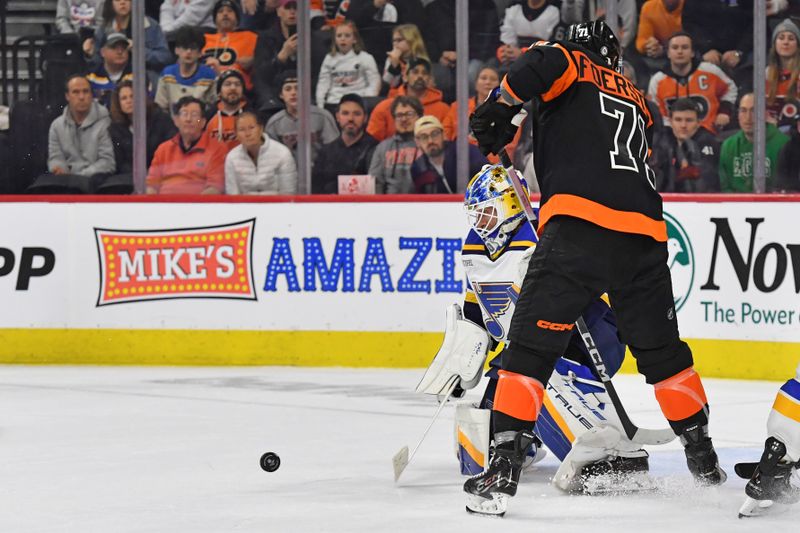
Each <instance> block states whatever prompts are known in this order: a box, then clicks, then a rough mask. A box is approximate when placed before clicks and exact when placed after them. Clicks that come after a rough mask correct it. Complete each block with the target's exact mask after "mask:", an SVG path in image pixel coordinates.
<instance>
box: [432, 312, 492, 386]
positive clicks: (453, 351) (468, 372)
mask: <svg viewBox="0 0 800 533" xmlns="http://www.w3.org/2000/svg"><path fill="white" fill-rule="evenodd" d="M490 345H491V343H490V340H489V335H488V334H487V333H486V330H484V329H483V328H482V327H480V326H478V325H477V324H475V323H473V322H471V321H469V320H465V319H464V318H463V314H462V312H461V307H460V306H459V305H458V304H453V305H451V306H450V307H448V308H447V312H446V327H445V332H444V340H443V341H442V346H441V347H440V348H439V351H438V352H437V353H436V356H435V357H434V358H433V361H431V364H430V365H429V366H428V369H427V370H426V371H425V374H424V375H423V376H422V379H421V380H420V382H419V384H418V385H417V388H416V392H421V393H425V394H437V395H441V394H443V393H444V391H446V390H447V389H448V387H449V386H450V385H451V384H452V383H453V380H455V379H460V380H461V383H460V386H461V388H462V389H464V390H469V389H471V388H473V387H475V386H476V385H477V384H478V382H479V381H480V379H481V372H482V371H483V363H484V362H485V361H486V356H487V354H488V353H489V348H490Z"/></svg>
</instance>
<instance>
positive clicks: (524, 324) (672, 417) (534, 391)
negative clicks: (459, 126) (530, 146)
mask: <svg viewBox="0 0 800 533" xmlns="http://www.w3.org/2000/svg"><path fill="white" fill-rule="evenodd" d="M619 60H620V49H619V43H618V41H617V39H616V37H615V36H614V33H613V32H612V31H611V30H610V29H609V28H608V26H606V24H605V23H604V22H601V21H595V22H588V23H581V24H575V25H572V26H570V28H569V30H568V32H567V39H566V40H565V41H563V42H540V43H537V44H535V45H533V46H531V47H530V48H529V49H528V50H527V51H526V52H525V53H524V54H523V55H522V56H520V58H519V59H518V60H517V61H515V62H514V63H513V64H512V66H511V69H510V71H509V73H508V74H507V75H506V77H505V78H504V79H503V82H502V84H501V87H500V88H499V90H497V91H496V92H495V93H493V94H492V95H491V96H490V97H489V99H487V101H486V102H484V103H483V104H482V105H480V106H479V107H478V108H476V110H475V112H474V113H473V115H472V116H471V118H470V126H471V128H472V132H473V134H474V135H475V137H476V139H477V140H478V144H479V146H480V148H481V150H482V151H483V152H484V153H498V152H500V151H501V150H502V149H503V147H504V146H505V145H506V144H507V143H508V142H510V141H511V139H512V138H513V135H514V133H515V126H513V125H512V118H513V117H514V116H515V115H516V114H517V113H518V112H519V110H520V109H521V107H522V104H523V103H524V102H526V101H528V100H535V101H536V104H537V108H538V113H539V120H538V124H537V125H536V130H535V131H536V136H535V137H536V138H535V141H536V144H535V154H534V161H535V162H536V175H537V176H538V180H539V187H540V190H541V193H542V197H541V204H540V211H539V238H540V240H539V245H538V247H537V249H536V251H535V253H534V254H533V257H532V259H531V261H530V263H529V265H528V270H527V273H526V275H525V278H524V281H523V284H522V289H521V293H520V296H519V300H518V302H517V306H516V310H515V312H514V315H513V318H512V320H511V326H510V332H509V335H508V338H509V341H510V342H509V346H508V347H507V348H506V351H505V352H504V354H503V370H502V371H501V372H500V378H499V380H498V384H497V391H496V393H495V397H494V404H493V412H492V421H493V428H494V432H495V433H494V439H495V443H496V450H495V454H494V456H493V458H492V460H491V461H490V465H489V468H488V469H487V470H486V471H485V472H484V473H482V474H480V475H478V476H475V477H473V478H471V479H470V480H468V481H467V482H466V483H465V485H464V490H465V491H466V492H467V493H468V495H469V496H470V500H469V501H470V503H468V508H469V509H471V510H473V511H477V512H482V509H481V503H482V501H486V502H492V505H491V506H492V508H496V507H497V500H498V499H507V498H508V497H510V496H513V495H514V494H515V493H516V488H517V480H518V478H519V473H520V465H521V463H522V461H523V459H524V453H525V449H526V448H527V446H528V444H529V443H530V441H531V440H532V438H533V434H532V429H533V427H534V424H535V423H536V421H537V418H538V417H539V413H540V411H541V405H542V396H543V384H545V383H547V380H548V379H549V378H550V375H551V373H552V372H553V367H554V364H555V362H556V361H557V360H558V358H559V356H560V355H561V354H562V353H564V349H565V348H566V346H567V343H568V342H569V339H570V336H571V330H572V328H571V325H572V324H573V322H574V321H575V320H577V319H578V317H579V315H580V312H581V310H582V309H584V308H585V307H586V305H587V304H588V303H589V302H591V301H592V300H594V299H596V298H598V297H599V296H600V295H601V294H603V293H604V292H605V293H608V295H609V297H610V300H611V304H612V306H613V307H614V309H615V311H616V313H617V321H618V328H619V337H620V340H621V342H623V343H625V344H627V345H628V346H629V347H630V350H631V352H632V353H633V355H634V357H635V358H636V362H637V367H638V370H639V372H640V373H642V374H643V375H644V376H645V379H646V381H647V382H648V383H650V384H652V385H654V387H655V395H656V399H657V401H658V403H659V405H660V407H661V410H662V412H663V413H664V415H665V417H666V418H667V419H668V420H669V422H670V425H671V427H672V429H673V430H674V431H675V433H676V434H677V435H678V436H679V437H680V439H681V442H682V443H683V445H684V447H685V452H686V460H687V464H688V467H689V470H690V471H691V473H692V474H693V475H694V477H695V479H696V481H697V482H698V483H700V484H704V485H716V484H720V483H722V482H724V481H725V479H726V475H725V472H724V471H723V470H722V469H721V468H720V467H719V462H718V459H717V454H716V453H715V451H714V447H713V446H712V443H711V439H710V438H709V436H708V412H709V410H708V402H707V400H706V395H705V391H704V389H703V385H702V383H701V380H700V376H699V375H698V374H697V373H696V372H695V371H694V370H693V359H692V352H691V350H690V349H689V346H688V345H687V344H686V343H685V342H683V341H682V340H681V339H680V337H679V334H678V325H677V318H676V316H675V307H674V297H673V293H672V284H671V279H670V273H669V268H668V267H667V247H666V241H667V230H666V224H665V222H664V219H663V215H662V201H661V197H660V196H659V194H658V192H656V184H655V177H654V174H653V171H652V170H651V169H650V167H648V165H647V162H646V158H647V153H648V150H649V148H648V146H649V143H650V138H649V137H650V127H651V126H652V124H653V117H652V116H651V115H650V112H649V111H648V108H647V105H646V104H645V100H644V96H643V95H642V93H641V92H639V90H637V89H636V88H635V87H634V86H633V85H632V84H631V83H630V82H628V80H626V79H625V78H624V77H623V76H622V75H621V74H620V73H619V71H618V65H619Z"/></svg>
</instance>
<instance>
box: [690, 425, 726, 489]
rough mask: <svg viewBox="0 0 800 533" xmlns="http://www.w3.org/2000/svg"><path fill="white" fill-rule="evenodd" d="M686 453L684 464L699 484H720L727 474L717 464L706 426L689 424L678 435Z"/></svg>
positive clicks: (723, 481) (717, 460) (715, 453)
mask: <svg viewBox="0 0 800 533" xmlns="http://www.w3.org/2000/svg"><path fill="white" fill-rule="evenodd" d="M680 438H681V442H682V443H683V447H684V452H685V453H686V464H687V465H688V467H689V471H690V472H691V473H692V475H693V476H694V479H695V481H696V482H697V483H698V484H699V485H705V486H711V485H721V484H723V483H725V480H726V479H728V475H727V474H726V473H725V471H724V470H723V469H722V468H720V466H719V459H718V458H717V452H715V451H714V445H713V444H712V443H711V439H710V438H709V437H708V430H707V428H706V427H702V428H701V427H699V426H697V425H693V426H689V427H688V428H686V429H684V430H683V433H682V434H681V435H680Z"/></svg>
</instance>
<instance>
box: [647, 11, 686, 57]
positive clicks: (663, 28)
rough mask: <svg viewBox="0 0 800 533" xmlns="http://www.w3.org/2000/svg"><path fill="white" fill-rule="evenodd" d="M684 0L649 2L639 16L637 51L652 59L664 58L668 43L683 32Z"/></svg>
mask: <svg viewBox="0 0 800 533" xmlns="http://www.w3.org/2000/svg"><path fill="white" fill-rule="evenodd" d="M683 2H684V0H647V1H646V2H645V3H644V5H643V6H642V12H641V14H640V16H639V33H638V35H637V36H636V50H638V51H639V53H640V54H643V55H645V56H647V57H649V58H651V59H659V58H662V57H664V51H665V50H666V47H667V41H668V40H669V38H670V37H671V36H672V35H673V34H674V33H675V32H678V31H680V30H681V13H682V12H683Z"/></svg>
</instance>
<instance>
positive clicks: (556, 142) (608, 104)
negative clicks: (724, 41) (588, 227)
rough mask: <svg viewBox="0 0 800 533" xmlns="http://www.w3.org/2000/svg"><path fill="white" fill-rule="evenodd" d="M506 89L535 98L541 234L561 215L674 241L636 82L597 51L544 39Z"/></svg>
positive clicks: (520, 97)
mask: <svg viewBox="0 0 800 533" xmlns="http://www.w3.org/2000/svg"><path fill="white" fill-rule="evenodd" d="M502 90H503V92H504V94H505V95H506V96H508V97H510V98H511V99H513V100H514V101H515V102H517V103H521V102H525V101H527V100H531V99H535V100H536V102H537V104H538V106H537V108H538V115H539V116H538V123H537V124H536V125H535V126H534V136H535V139H534V141H535V148H534V150H535V153H534V161H535V162H536V175H537V176H538V180H539V187H540V189H541V192H542V199H541V207H540V211H539V229H540V233H541V231H542V229H543V227H544V226H545V225H546V224H547V222H548V220H550V219H551V218H552V217H554V216H556V215H569V216H573V217H577V218H582V219H585V220H588V221H590V222H592V223H594V224H597V225H599V226H603V227H606V228H608V229H611V230H615V231H620V232H625V233H637V234H642V235H648V236H650V237H652V238H654V239H656V240H658V241H666V240H667V230H666V224H665V223H664V219H663V215H662V202H661V196H660V195H659V194H658V192H656V182H655V174H654V172H653V170H652V169H651V168H650V167H649V166H648V165H647V157H648V155H649V152H650V141H651V139H650V137H651V126H652V125H653V117H652V116H651V115H650V111H649V110H648V109H647V104H646V102H645V97H644V95H643V94H642V92H641V91H639V89H637V88H636V87H635V86H634V84H633V83H631V82H630V81H628V80H627V79H626V78H625V77H624V76H622V75H621V74H619V73H617V72H616V71H614V70H612V69H610V68H607V67H606V66H605V62H604V61H603V59H602V58H601V57H600V56H599V55H596V54H594V53H593V52H591V51H589V50H587V49H585V48H583V47H581V46H578V45H575V44H573V43H569V42H539V43H536V44H534V45H533V46H531V47H530V48H529V49H528V50H527V51H526V52H525V53H524V54H523V55H522V56H520V58H519V59H518V60H517V61H516V62H515V63H514V64H513V65H512V67H511V70H510V71H509V73H508V74H507V75H506V77H505V78H504V79H503V82H502Z"/></svg>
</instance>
